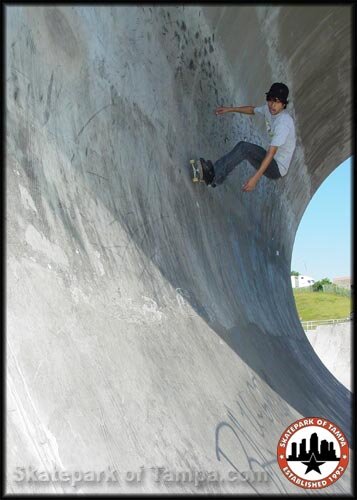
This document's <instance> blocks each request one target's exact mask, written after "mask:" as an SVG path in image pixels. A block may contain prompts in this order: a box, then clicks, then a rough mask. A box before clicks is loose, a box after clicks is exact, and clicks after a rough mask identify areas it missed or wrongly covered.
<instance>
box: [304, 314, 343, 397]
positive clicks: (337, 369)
mask: <svg viewBox="0 0 357 500" xmlns="http://www.w3.org/2000/svg"><path fill="white" fill-rule="evenodd" d="M351 330H352V322H351V321H346V322H345V323H336V324H335V325H320V326H318V327H317V328H316V329H314V330H309V331H307V332H306V335H307V338H308V339H309V342H310V344H311V345H312V347H313V348H314V351H315V352H316V354H317V355H318V356H319V358H320V359H321V361H322V362H323V363H324V365H325V366H326V368H328V369H329V370H330V372H331V373H332V374H333V375H334V376H335V377H336V378H337V380H339V381H340V382H341V384H343V385H344V386H345V387H347V389H349V390H350V391H351V390H352V359H351V356H352V331H351Z"/></svg>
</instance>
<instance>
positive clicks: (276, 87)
mask: <svg viewBox="0 0 357 500" xmlns="http://www.w3.org/2000/svg"><path fill="white" fill-rule="evenodd" d="M265 94H266V96H267V99H268V98H269V97H275V98H277V99H279V101H281V102H283V103H284V104H287V102H288V95H289V89H288V87H287V86H286V85H285V83H281V82H280V83H278V82H276V83H273V85H272V86H271V87H270V89H269V92H266V93H265Z"/></svg>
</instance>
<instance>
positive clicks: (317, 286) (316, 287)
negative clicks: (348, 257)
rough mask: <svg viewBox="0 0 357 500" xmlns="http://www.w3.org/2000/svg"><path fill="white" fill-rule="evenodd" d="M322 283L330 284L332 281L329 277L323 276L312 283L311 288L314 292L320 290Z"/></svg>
mask: <svg viewBox="0 0 357 500" xmlns="http://www.w3.org/2000/svg"><path fill="white" fill-rule="evenodd" d="M324 285H332V282H331V280H330V279H329V278H323V279H322V280H320V281H316V282H315V283H314V284H313V285H312V290H313V291H314V292H321V290H323V286H324Z"/></svg>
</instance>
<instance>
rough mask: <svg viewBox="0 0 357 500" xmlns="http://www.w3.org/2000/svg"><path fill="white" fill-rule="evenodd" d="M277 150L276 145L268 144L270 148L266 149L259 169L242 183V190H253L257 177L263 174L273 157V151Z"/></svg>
mask: <svg viewBox="0 0 357 500" xmlns="http://www.w3.org/2000/svg"><path fill="white" fill-rule="evenodd" d="M277 151H278V146H270V148H269V149H268V151H267V154H266V155H265V158H264V160H263V161H262V163H261V165H260V167H259V169H258V170H257V171H256V173H255V175H253V177H251V178H250V179H249V180H248V181H247V182H246V183H245V184H244V185H243V188H242V191H245V192H249V191H253V189H255V186H256V185H257V183H258V181H259V179H260V178H261V176H262V175H263V174H264V172H265V171H266V169H267V168H268V167H269V165H270V163H271V161H272V159H273V158H274V155H275V153H276V152H277Z"/></svg>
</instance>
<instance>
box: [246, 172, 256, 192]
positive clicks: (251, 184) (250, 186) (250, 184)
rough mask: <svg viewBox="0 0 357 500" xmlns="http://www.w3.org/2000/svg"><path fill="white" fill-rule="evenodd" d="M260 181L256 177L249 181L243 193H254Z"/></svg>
mask: <svg viewBox="0 0 357 500" xmlns="http://www.w3.org/2000/svg"><path fill="white" fill-rule="evenodd" d="M258 180H259V179H257V178H256V177H255V176H254V175H253V177H251V178H250V179H248V180H247V182H246V183H245V184H243V187H242V191H244V192H246V193H248V192H249V191H253V190H254V189H255V186H256V185H257V183H258Z"/></svg>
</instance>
